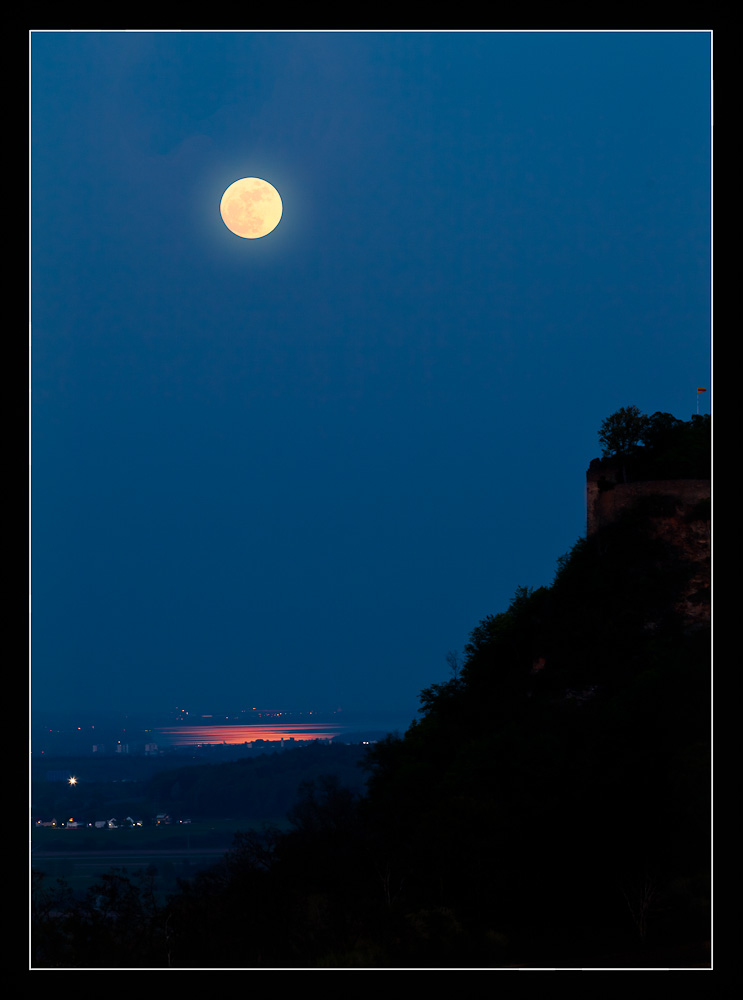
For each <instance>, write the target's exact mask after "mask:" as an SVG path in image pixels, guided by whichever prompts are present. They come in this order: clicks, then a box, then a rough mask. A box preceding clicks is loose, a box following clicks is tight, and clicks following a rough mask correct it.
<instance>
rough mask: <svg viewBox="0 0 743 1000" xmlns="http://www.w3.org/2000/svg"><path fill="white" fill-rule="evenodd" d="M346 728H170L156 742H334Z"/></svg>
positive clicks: (283, 725)
mask: <svg viewBox="0 0 743 1000" xmlns="http://www.w3.org/2000/svg"><path fill="white" fill-rule="evenodd" d="M341 729H343V727H342V726H333V725H320V726H307V725H305V724H302V723H296V724H291V723H284V724H282V725H275V726H272V725H268V726H166V727H163V728H159V729H157V730H156V731H155V732H156V734H157V736H156V738H157V739H159V740H160V742H162V743H168V744H170V745H171V746H192V745H193V744H195V743H252V742H253V741H254V740H270V741H275V740H289V739H294V740H330V739H332V738H333V737H334V736H337V735H338V733H339V732H340V731H341Z"/></svg>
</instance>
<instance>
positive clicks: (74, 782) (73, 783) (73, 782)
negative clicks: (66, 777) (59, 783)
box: [70, 777, 77, 785]
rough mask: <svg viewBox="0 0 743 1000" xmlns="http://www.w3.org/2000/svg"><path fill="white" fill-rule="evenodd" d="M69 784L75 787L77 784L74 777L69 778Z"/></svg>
mask: <svg viewBox="0 0 743 1000" xmlns="http://www.w3.org/2000/svg"><path fill="white" fill-rule="evenodd" d="M70 784H71V785H76V784H77V778H74V777H73V778H70Z"/></svg>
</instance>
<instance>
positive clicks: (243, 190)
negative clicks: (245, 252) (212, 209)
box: [219, 177, 283, 240]
mask: <svg viewBox="0 0 743 1000" xmlns="http://www.w3.org/2000/svg"><path fill="white" fill-rule="evenodd" d="M282 211H283V205H282V204H281V197H280V195H279V192H278V191H277V190H276V188H275V187H274V186H273V185H272V184H269V183H268V181H262V180H261V179H260V177H243V178H242V179H241V180H239V181H235V183H234V184H230V186H229V187H228V188H227V190H226V191H225V193H224V194H223V195H222V201H221V202H220V205H219V212H220V215H221V216H222V221H223V222H224V224H225V226H227V228H228V229H229V230H230V231H231V232H233V233H235V235H236V236H242V238H243V239H245V240H257V239H258V237H259V236H266V235H267V234H268V233H270V232H272V231H273V230H274V229H275V228H276V227H277V226H278V224H279V220H280V219H281V213H282Z"/></svg>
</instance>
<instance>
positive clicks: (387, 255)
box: [30, 32, 711, 717]
mask: <svg viewBox="0 0 743 1000" xmlns="http://www.w3.org/2000/svg"><path fill="white" fill-rule="evenodd" d="M710 49H711V37H710V34H709V33H706V32H688V33H687V32H667V33H666V32H660V33H635V32H628V33H627V32H619V33H600V32H599V33H592V32H586V33H563V32H546V33H509V32H504V33H489V32H464V33H459V32H454V33H438V32H411V33H407V32H368V33H366V32H360V33H354V32H350V33H346V32H327V33H326V32H318V33H315V32H296V33H270V32H267V33H264V32H256V33H240V32H235V33H233V32H227V33H186V32H168V33H154V32H153V33H148V32H145V33H129V32H127V33H107V32H91V33H78V32H49V33H46V32H34V33H32V35H31V175H30V181H31V221H30V234H31V317H32V328H31V391H32V397H31V398H32V402H31V419H32V433H31V456H32V463H33V466H32V506H31V527H32V557H31V571H32V591H33V601H32V615H33V617H32V632H31V637H32V660H31V664H32V666H31V677H32V688H31V693H32V698H33V702H32V704H33V706H34V707H36V708H39V709H53V708H58V709H67V708H82V707H85V708H86V709H87V708H90V709H96V708H115V709H126V710H135V709H146V710H148V711H149V710H152V711H156V710H167V709H169V708H171V707H173V706H176V705H178V706H183V705H184V704H185V705H187V706H188V705H191V706H192V707H193V708H194V709H197V710H201V711H211V710H212V708H215V709H220V710H221V709H222V708H223V707H224V708H227V709H231V710H238V709H240V708H244V707H251V706H255V705H257V706H260V707H269V708H277V707H280V708H286V709H311V708H314V709H315V710H325V709H335V708H337V707H338V706H341V707H343V708H344V709H345V710H354V709H372V710H380V711H381V710H384V709H389V710H402V711H407V710H408V708H409V709H410V714H411V717H412V714H413V713H414V712H415V709H416V707H417V704H418V693H419V692H420V690H421V689H422V688H423V687H426V686H428V685H429V684H431V683H434V682H437V681H440V680H444V679H445V678H446V677H447V676H448V667H447V663H446V655H447V653H448V652H449V651H458V652H460V654H461V651H462V649H463V647H464V645H465V643H466V642H467V640H468V638H469V635H470V632H471V631H472V629H473V628H474V627H475V626H476V625H477V624H478V623H479V622H480V621H481V619H482V618H484V617H485V616H486V615H488V614H495V613H498V612H500V611H504V610H505V609H506V608H507V606H508V604H509V602H510V600H511V597H512V596H513V594H514V591H515V589H516V588H517V587H518V586H520V585H527V586H530V587H535V588H536V587H539V586H542V585H549V584H550V583H551V581H552V579H553V576H554V572H555V569H556V560H557V559H558V557H559V556H560V555H562V554H564V553H565V552H567V551H568V550H569V549H570V548H571V547H572V546H573V544H574V543H575V542H576V541H577V539H578V538H579V537H580V536H581V535H583V534H584V531H585V500H584V483H585V471H586V468H587V466H588V463H589V462H590V460H591V459H592V458H594V457H596V456H597V455H598V454H599V453H600V449H599V444H598V428H599V425H600V423H601V421H602V420H603V419H604V418H605V417H606V416H608V415H609V414H610V413H612V412H614V411H615V410H617V409H619V408H620V407H622V406H628V405H636V406H639V408H640V409H641V410H643V411H644V412H646V413H653V412H655V411H656V410H661V411H665V412H670V413H672V414H674V416H676V417H678V418H680V419H683V420H688V419H689V418H690V417H691V416H692V414H693V413H694V412H695V408H696V401H697V396H696V389H697V387H698V386H706V387H708V386H709V384H710V364H711V358H710V355H711V346H710V344H711V341H710V324H711V318H710V314H711V304H710V297H711V291H710V265H711V232H710V231H711V219H710V200H711V198H710V189H711V116H710V100H711V97H710V91H711V53H710ZM250 176H257V177H262V178H264V179H266V180H268V181H270V182H271V183H272V184H273V185H274V186H275V187H276V188H277V189H278V191H279V192H280V194H281V197H282V199H283V204H284V214H283V217H282V220H281V222H280V224H279V226H278V227H277V229H276V230H274V232H273V233H271V234H269V235H268V236H266V237H263V238H262V239H256V240H246V239H241V238H239V237H237V236H235V235H234V234H232V233H231V232H230V231H229V230H228V229H227V228H226V227H225V225H224V223H223V222H222V220H221V218H220V215H219V202H220V199H221V196H222V193H223V191H224V190H225V189H226V188H227V187H228V185H229V184H231V183H232V182H233V181H234V180H236V179H238V178H240V177H250ZM710 397H711V393H710V392H708V393H707V394H706V395H704V396H702V397H700V399H701V404H700V412H709V407H710Z"/></svg>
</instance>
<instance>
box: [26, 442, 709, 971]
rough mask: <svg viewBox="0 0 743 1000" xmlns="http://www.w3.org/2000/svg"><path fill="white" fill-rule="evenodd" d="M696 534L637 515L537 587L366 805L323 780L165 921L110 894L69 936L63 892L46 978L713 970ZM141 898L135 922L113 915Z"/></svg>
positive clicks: (46, 948)
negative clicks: (693, 552) (61, 974)
mask: <svg viewBox="0 0 743 1000" xmlns="http://www.w3.org/2000/svg"><path fill="white" fill-rule="evenodd" d="M708 432H709V428H708V424H707V433H708ZM656 459H657V460H658V461H660V462H661V464H662V456H661V454H660V452H658V453H657V454H656ZM682 464H683V463H682ZM674 514H675V512H674V511H672V510H669V501H668V499H667V498H665V499H664V500H663V502H659V503H653V502H644V503H643V504H639V505H637V506H636V507H634V508H633V509H631V510H629V511H626V512H625V513H624V514H623V516H621V517H620V518H618V519H617V521H616V522H615V523H614V524H612V525H610V526H608V527H606V528H605V529H603V530H602V531H601V532H600V535H598V536H596V537H593V538H591V539H590V541H588V540H585V539H582V540H579V541H578V542H577V543H576V544H575V546H574V547H573V549H572V551H571V552H569V553H568V554H566V555H565V556H564V557H563V558H562V559H560V560H559V562H558V565H557V568H556V572H555V576H554V580H553V582H552V583H551V585H550V586H548V587H541V588H539V589H537V590H533V589H531V588H529V587H526V586H520V587H518V588H516V590H515V593H514V597H513V600H512V601H511V603H510V606H509V607H508V608H507V609H505V610H503V611H501V612H500V613H496V614H493V615H491V616H488V617H487V618H486V619H484V620H483V621H481V622H480V623H479V624H478V625H476V627H475V628H474V629H473V631H472V633H471V636H470V638H469V641H468V643H467V645H466V647H465V650H464V656H463V657H462V659H461V662H460V661H459V660H458V658H456V657H452V659H451V667H452V670H451V675H450V676H449V677H448V678H446V679H444V680H442V681H440V682H437V683H433V684H431V686H430V687H428V688H427V689H426V690H424V691H423V692H422V694H421V711H420V718H419V720H418V721H417V722H416V723H414V724H413V725H412V726H411V727H410V729H409V730H408V731H407V732H406V733H405V734H404V736H403V737H401V738H388V739H387V740H386V741H385V742H384V743H380V744H377V746H376V747H375V748H374V750H373V752H372V753H371V755H370V757H369V759H368V761H367V764H366V768H367V775H368V784H367V791H366V793H365V794H364V795H363V796H359V795H357V794H356V793H355V792H354V791H352V790H351V789H348V788H344V787H343V785H342V783H341V782H339V781H338V780H337V779H335V778H322V777H318V779H317V780H316V781H314V782H312V783H311V784H309V785H306V786H305V787H304V789H303V793H302V796H301V798H300V799H299V800H298V802H297V803H296V805H295V806H294V807H293V809H292V811H291V813H290V819H291V821H292V830H291V831H290V832H289V833H287V834H279V833H278V832H275V831H266V833H265V834H264V835H263V836H258V835H255V834H243V835H240V836H238V838H237V839H236V842H235V846H234V848H233V850H232V852H231V853H230V854H229V855H228V856H227V857H226V859H225V861H224V862H223V863H222V864H220V865H219V866H217V867H215V868H214V869H213V870H211V871H209V872H207V873H204V874H202V875H200V876H198V877H197V878H195V879H194V880H193V881H191V882H190V883H188V884H183V885H182V887H181V890H180V892H179V893H177V894H176V895H175V896H173V897H172V898H171V899H170V901H169V902H168V903H167V905H166V906H163V907H157V906H153V905H152V903H151V900H149V899H148V897H147V894H146V886H145V885H144V884H143V885H142V886H137V885H135V883H134V882H133V881H129V880H125V881H123V882H120V883H118V884H117V885H118V888H117V890H116V892H113V890H112V888H111V884H112V883H111V884H107V885H102V886H101V893H99V899H100V898H101V896H103V897H105V898H107V899H108V898H109V897H115V898H116V899H117V900H118V901H119V902H118V903H117V904H116V905H118V906H119V910H118V911H117V909H116V905H114V904H111V906H110V907H109V909H108V911H105V912H104V911H103V910H102V908H101V906H100V903H98V904H96V902H95V900H94V899H93V898H92V897H91V899H89V900H87V901H85V902H81V903H78V904H77V905H76V906H72V904H71V903H68V904H66V908H65V906H60V905H58V906H57V909H58V912H63V913H67V917H66V918H60V917H57V918H55V919H52V918H51V916H49V913H50V912H51V910H52V908H53V907H52V903H51V902H50V900H51V899H52V896H53V894H50V892H49V891H48V890H46V889H44V886H43V884H42V886H41V889H40V890H39V894H38V896H37V897H36V899H37V901H36V910H35V914H36V917H37V921H36V925H35V942H36V944H35V947H36V951H35V956H36V961H37V963H38V964H42V965H43V964H48V965H52V966H53V965H63V966H64V965H81V964H82V965H90V966H106V965H110V964H115V965H121V966H130V965H143V966H162V967H198V966H201V967H210V966H220V967H309V968H314V967H322V966H341V967H372V968H374V967H379V968H397V967H401V968H407V967H424V968H425V967H444V968H449V967H451V968H458V967H475V968H483V967H484V968H491V967H498V966H507V965H532V966H548V967H549V966H557V967H566V966H567V967H571V966H575V967H582V966H591V965H608V966H615V965H616V966H622V965H637V966H640V967H652V966H656V965H660V966H671V967H676V966H686V965H700V964H704V962H705V961H706V958H705V956H706V955H707V952H706V950H705V949H706V948H707V946H708V942H709V923H710V914H709V897H710V887H709V874H710V743H709V735H710V734H709V730H710V633H709V627H708V625H706V624H704V622H705V621H708V620H709V616H708V615H707V616H704V615H702V616H699V615H696V616H694V617H693V618H689V617H688V616H686V615H684V614H683V613H681V612H680V611H679V606H680V601H679V595H681V594H684V593H685V592H686V590H687V589H688V582H689V580H690V578H691V577H692V575H693V574H694V573H695V572H698V565H693V564H692V563H691V562H690V560H689V558H688V554H687V550H686V548H685V545H684V537H683V536H684V533H685V528H684V524H687V525H688V526H689V528H690V530H691V529H692V528H693V529H694V532H695V537H698V536H699V529H700V525H701V527H702V528H704V525H705V524H707V526H708V522H709V516H710V515H709V505H708V504H707V505H700V506H699V507H698V508H697V509H695V510H694V511H692V512H691V513H688V512H687V513H686V514H685V515H684V517H685V520H683V519H682V520H681V521H679V519H678V518H676V519H675V520H673V524H674V531H673V532H669V531H668V530H660V528H661V527H662V526H663V524H665V523H666V522H667V521H668V519H669V518H671V519H673V516H674ZM699 599H700V600H707V601H708V600H709V593H708V591H707V593H706V595H705V594H702V595H701V596H700V598H699ZM45 893H46V894H45ZM106 894H108V895H106ZM123 900H126V901H127V902H126V906H127V907H128V909H127V911H126V912H127V914H128V915H129V916H130V917H131V920H121V919H112V918H111V917H110V916H107V915H106V913H109V914H110V913H113V914H116V913H117V912H118V913H119V915H120V914H121V907H122V906H124V903H123V902H122V901H123ZM42 904H43V905H42ZM143 923H144V924H145V925H146V927H147V929H148V931H147V934H146V935H142V933H141V927H142V925H143ZM135 926H136V927H137V928H138V930H137V932H136V933H137V938H136V941H135V940H134V937H133V935H134V930H131V931H130V930H129V928H130V927H131V928H134V927H135Z"/></svg>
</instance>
